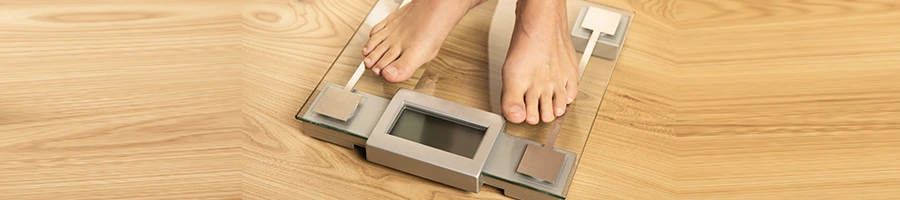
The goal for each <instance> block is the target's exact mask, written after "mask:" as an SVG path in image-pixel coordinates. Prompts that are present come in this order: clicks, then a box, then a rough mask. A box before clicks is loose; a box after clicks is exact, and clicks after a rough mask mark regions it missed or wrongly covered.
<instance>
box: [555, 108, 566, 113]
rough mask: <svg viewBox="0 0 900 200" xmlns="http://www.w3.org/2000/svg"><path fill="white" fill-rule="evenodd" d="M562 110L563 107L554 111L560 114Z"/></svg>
mask: <svg viewBox="0 0 900 200" xmlns="http://www.w3.org/2000/svg"><path fill="white" fill-rule="evenodd" d="M563 111H564V110H563V108H556V113H557V114H562V113H563Z"/></svg>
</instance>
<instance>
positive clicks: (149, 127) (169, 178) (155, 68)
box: [0, 0, 241, 199]
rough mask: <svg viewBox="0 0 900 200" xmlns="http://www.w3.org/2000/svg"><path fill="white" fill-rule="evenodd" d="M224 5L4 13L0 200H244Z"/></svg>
mask: <svg viewBox="0 0 900 200" xmlns="http://www.w3.org/2000/svg"><path fill="white" fill-rule="evenodd" d="M238 17H239V16H238V15H237V4H235V3H233V2H227V1H215V0H211V1H153V2H146V1H115V2H111V1H32V0H27V1H25V0H23V1H10V0H6V1H3V2H2V3H0V46H2V48H0V77H2V78H0V88H2V89H0V133H2V134H0V199H146V198H161V199H224V198H232V199H235V198H239V195H240V192H239V190H240V182H239V181H240V177H239V176H240V166H239V165H240V163H239V162H240V158H239V157H238V156H239V155H240V154H239V153H238V152H239V148H240V146H239V145H240V141H239V139H240V133H239V126H238V125H239V118H238V117H239V116H240V110H239V109H238V106H239V105H240V103H241V102H240V101H239V100H238V97H240V88H239V87H238V84H240V79H239V76H240V74H239V73H240V72H239V71H238V70H239V67H240V60H239V57H240V51H239V50H240V46H239V45H240V40H239V39H238V38H237V37H236V36H237V35H238V34H239V31H240V28H239V20H240V18H238Z"/></svg>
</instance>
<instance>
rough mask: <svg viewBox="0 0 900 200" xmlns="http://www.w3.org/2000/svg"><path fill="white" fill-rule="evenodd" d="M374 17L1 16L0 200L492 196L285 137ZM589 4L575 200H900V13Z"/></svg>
mask: <svg viewBox="0 0 900 200" xmlns="http://www.w3.org/2000/svg"><path fill="white" fill-rule="evenodd" d="M374 2H375V1H374V0H319V1H315V0H300V1H297V0H291V1H287V0H253V1H246V2H243V3H242V4H237V2H236V1H219V0H208V1H204V0H190V1H184V0H158V1H138V0H123V1H103V0H77V1H56V0H3V1H0V199H150V198H152V199H238V198H242V197H243V198H247V199H400V198H408V199H455V198H481V199H505V198H506V197H504V196H503V195H502V194H500V193H499V192H500V191H497V190H496V189H492V188H490V187H485V189H486V190H482V192H481V193H479V194H471V193H465V192H461V191H458V190H455V189H452V188H449V187H446V186H443V185H440V184H437V183H433V182H430V181H426V180H423V179H421V178H417V177H414V176H411V175H407V174H404V173H399V172H397V171H394V170H391V169H387V168H385V167H381V166H378V165H375V164H372V163H369V162H367V161H365V159H364V158H363V157H362V156H361V155H360V154H359V152H358V151H353V150H349V149H345V148H343V147H339V146H337V145H332V144H329V143H325V142H322V141H319V140H316V139H312V138H310V137H309V136H306V135H304V134H303V133H301V132H300V131H299V130H300V123H299V122H298V121H296V120H294V118H293V115H294V114H295V113H296V111H297V109H298V108H299V107H300V106H302V104H303V102H304V101H305V100H306V99H305V98H306V97H307V96H308V95H309V94H310V93H311V92H312V91H313V89H314V88H315V84H316V83H318V81H319V80H320V79H321V78H322V76H323V75H324V73H325V69H326V68H327V67H328V66H329V65H330V63H331V62H332V61H333V60H334V58H335V57H336V56H337V55H338V54H339V53H340V51H341V47H342V46H343V45H344V44H345V43H346V42H347V40H348V39H349V38H350V36H351V34H352V33H353V31H354V29H355V28H356V27H357V25H359V23H360V22H361V21H362V19H363V17H364V16H365V14H366V12H367V11H368V10H369V9H370V8H371V6H372V4H373V3H374ZM602 2H606V3H608V4H612V5H615V6H619V7H624V8H629V9H633V10H635V11H636V12H637V13H636V18H635V20H634V24H633V26H632V29H631V32H630V34H629V36H628V40H627V42H626V47H625V49H624V50H623V52H622V55H621V57H620V60H619V62H618V65H617V67H616V71H615V73H614V75H613V77H612V81H611V82H610V85H609V88H608V90H607V93H606V95H605V99H604V101H603V104H602V105H601V107H600V111H599V113H598V117H597V118H596V121H595V123H596V124H595V125H594V127H593V133H592V134H591V137H590V138H589V141H588V144H587V146H586V148H587V150H585V152H584V154H583V156H584V157H583V158H582V162H581V164H580V167H579V169H578V172H577V173H576V175H575V180H574V182H573V184H572V187H571V189H570V193H569V196H570V198H571V199H673V198H685V199H898V198H900V190H898V189H897V188H900V78H897V77H900V27H898V26H900V20H898V19H900V5H898V4H900V2H896V1H891V0H885V1H881V2H843V1H841V2H838V1H815V2H813V1H787V0H783V1H765V2H759V1H724V0H706V1H700V0H682V1H678V2H677V3H676V2H675V1H661V0H633V1H626V0H603V1H602ZM51 3H52V4H51ZM676 8H677V9H676ZM242 22H243V23H242Z"/></svg>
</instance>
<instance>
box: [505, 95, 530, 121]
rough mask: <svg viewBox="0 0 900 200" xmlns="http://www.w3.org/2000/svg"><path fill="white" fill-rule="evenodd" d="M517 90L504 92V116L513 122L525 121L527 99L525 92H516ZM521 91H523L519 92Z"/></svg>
mask: <svg viewBox="0 0 900 200" xmlns="http://www.w3.org/2000/svg"><path fill="white" fill-rule="evenodd" d="M515 93H516V92H510V91H504V94H503V116H504V117H506V120H508V121H509V122H512V123H517V124H518V123H522V122H524V121H525V101H524V98H523V96H522V95H523V94H518V95H517V94H515ZM518 93H521V92H518Z"/></svg>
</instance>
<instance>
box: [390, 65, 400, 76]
mask: <svg viewBox="0 0 900 200" xmlns="http://www.w3.org/2000/svg"><path fill="white" fill-rule="evenodd" d="M387 73H388V74H391V76H397V73H399V72H398V71H397V68H394V67H391V68H387Z"/></svg>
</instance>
